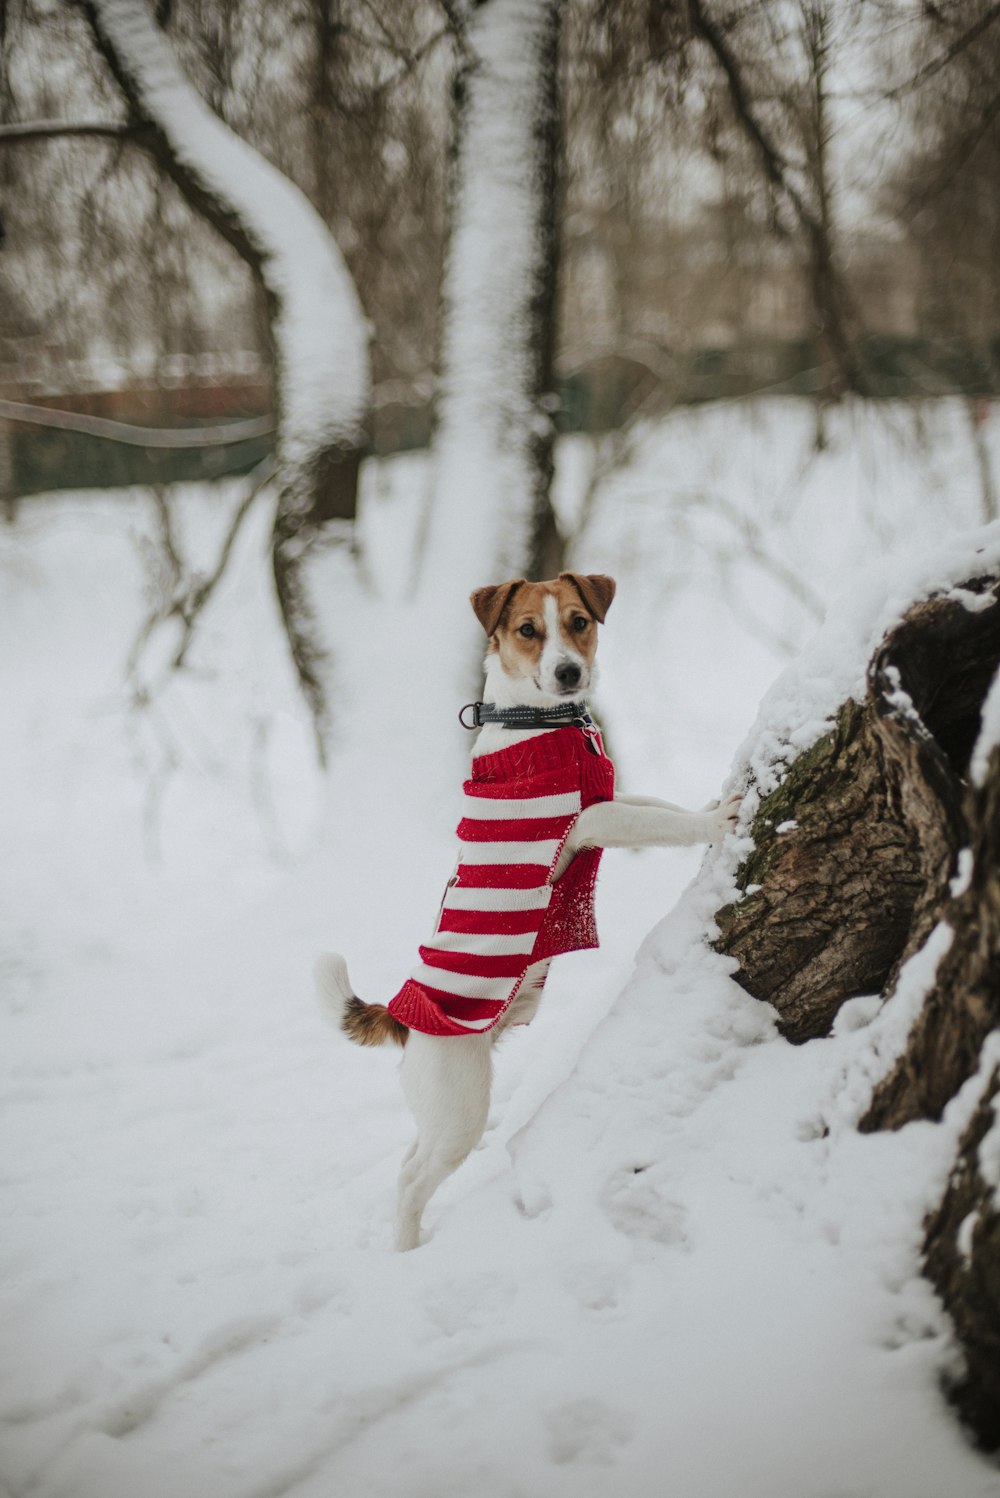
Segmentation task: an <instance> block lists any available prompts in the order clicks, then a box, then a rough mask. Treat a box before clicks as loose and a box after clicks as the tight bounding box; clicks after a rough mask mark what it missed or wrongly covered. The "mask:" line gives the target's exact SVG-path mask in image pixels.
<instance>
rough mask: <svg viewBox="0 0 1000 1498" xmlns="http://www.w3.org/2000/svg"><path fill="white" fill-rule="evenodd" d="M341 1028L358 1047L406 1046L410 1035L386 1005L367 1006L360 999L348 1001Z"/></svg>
mask: <svg viewBox="0 0 1000 1498" xmlns="http://www.w3.org/2000/svg"><path fill="white" fill-rule="evenodd" d="M340 1028H341V1029H342V1030H343V1031H344V1034H345V1035H347V1036H348V1037H349V1039H351V1040H353V1041H354V1043H355V1044H356V1045H385V1044H386V1042H387V1041H391V1042H392V1044H393V1045H405V1044H406V1037H407V1036H408V1035H409V1033H410V1032H409V1030H408V1029H407V1028H406V1026H405V1025H403V1024H401V1023H400V1022H399V1020H398V1019H394V1018H393V1016H392V1015H391V1014H390V1013H389V1011H388V1009H387V1008H386V1007H385V1005H384V1004H365V1003H362V1001H361V999H358V998H351V999H348V1001H347V1004H346V1006H345V1008H344V1018H343V1019H342V1020H341V1022H340Z"/></svg>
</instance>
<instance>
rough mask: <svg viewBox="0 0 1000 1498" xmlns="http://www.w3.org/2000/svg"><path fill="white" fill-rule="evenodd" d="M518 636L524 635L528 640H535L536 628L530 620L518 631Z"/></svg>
mask: <svg viewBox="0 0 1000 1498" xmlns="http://www.w3.org/2000/svg"><path fill="white" fill-rule="evenodd" d="M518 634H519V635H523V636H524V638H525V639H526V640H533V639H534V638H535V626H534V625H533V624H532V623H531V621H530V619H526V620H525V621H524V623H523V624H522V625H521V627H520V629H519V630H518Z"/></svg>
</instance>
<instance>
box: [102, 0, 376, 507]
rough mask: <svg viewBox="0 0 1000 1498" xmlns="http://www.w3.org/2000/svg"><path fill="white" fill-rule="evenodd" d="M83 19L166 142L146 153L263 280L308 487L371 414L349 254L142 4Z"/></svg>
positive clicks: (286, 450)
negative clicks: (220, 112)
mask: <svg viewBox="0 0 1000 1498" xmlns="http://www.w3.org/2000/svg"><path fill="white" fill-rule="evenodd" d="M84 10H85V11H86V13H87V15H88V17H89V19H90V22H91V26H92V28H93V30H94V33H95V35H96V36H97V38H98V40H99V43H100V46H101V50H102V53H103V55H104V56H105V58H106V59H107V61H108V63H109V65H110V66H111V68H112V70H113V72H114V74H115V77H116V79H117V81H118V82H119V84H120V85H121V87H122V90H123V92H124V93H125V95H126V97H127V98H128V99H129V100H130V101H131V102H132V104H133V105H134V106H135V107H136V109H137V111H138V112H139V113H140V114H141V116H142V118H143V119H145V120H148V121H149V122H150V124H151V125H152V126H153V127H154V130H155V132H156V136H158V137H159V139H158V140H157V139H156V136H154V138H153V143H152V145H151V147H150V149H152V150H153V152H154V154H155V155H156V156H157V158H158V159H159V160H160V161H161V164H162V165H163V166H164V168H165V169H167V170H168V171H170V173H171V175H173V176H174V177H175V179H176V180H179V181H180V185H181V187H182V190H183V191H184V193H185V196H188V197H189V198H190V197H191V196H192V193H193V194H194V195H195V196H196V197H197V199H198V200H199V204H200V207H201V209H202V211H203V212H204V213H205V216H206V217H208V218H210V220H211V221H212V222H213V223H214V224H215V226H216V227H217V228H218V229H219V230H220V232H222V233H224V234H225V236H226V237H227V238H228V239H229V240H230V242H231V243H233V244H234V245H235V247H236V248H237V250H238V251H239V253H240V254H241V255H242V256H243V257H244V258H245V259H249V260H250V261H251V262H252V263H254V265H255V268H256V269H257V270H258V271H259V274H260V276H261V279H262V281H263V283H264V286H265V288H266V290H267V292H268V295H269V297H270V298H271V300H272V306H273V312H274V319H273V329H272V330H273V338H274V345H275V347H274V353H275V359H276V364H277V369H276V376H277V386H278V394H279V403H280V418H281V420H280V432H279V458H280V460H281V462H282V464H283V466H284V467H285V468H286V469H287V470H289V471H291V472H294V473H295V474H296V475H302V476H303V481H305V478H306V476H308V473H309V469H310V466H311V465H312V464H313V463H314V462H317V461H320V459H321V455H322V454H323V453H324V452H325V451H327V450H328V449H330V448H332V447H336V446H338V445H343V446H347V447H350V446H354V445H355V444H356V442H357V439H358V435H359V432H360V428H361V423H362V420H363V418H364V415H365V412H366V409H367V402H368V382H369V373H368V325H367V322H366V319H365V316H364V313H363V312H362V309H361V304H360V302H359V300H358V295H357V291H356V290H355V286H354V282H353V280H352V278H351V275H350V273H349V271H348V269H347V266H346V264H345V262H344V259H343V256H342V255H341V253H340V251H339V249H338V248H337V245H336V243H335V242H334V240H333V237H332V235H331V234H330V231H329V230H328V229H327V227H326V225H325V224H324V222H323V220H322V219H321V218H320V216H319V214H318V213H317V212H316V210H315V208H314V207H313V206H312V204H311V203H310V202H309V200H308V198H307V197H306V196H305V195H304V193H302V192H300V191H299V189H298V188H297V187H296V186H295V184H294V183H293V182H291V181H289V179H288V178H287V177H285V176H284V175H283V174H282V173H281V172H279V171H278V170H277V168H276V167H274V166H272V165H271V163H270V162H268V161H266V160H265V159H264V157H263V156H261V155H260V154H259V153H258V152H257V151H255V150H254V149H253V147H252V146H250V145H248V143H247V142H246V141H245V140H242V139H241V138H240V137H239V136H237V135H236V134H234V132H233V131H232V130H230V129H229V127H228V126H227V125H225V124H224V123H223V122H222V120H220V119H219V118H218V116H217V115H216V114H214V113H213V112H212V110H211V109H210V108H209V107H208V105H207V104H206V103H205V102H204V100H203V99H202V98H201V95H200V94H199V93H198V91H197V89H195V88H194V86H193V85H192V84H191V82H190V81H189V79H188V78H187V77H186V75H185V73H184V71H183V69H182V68H181V66H180V64H179V62H178V60H177V57H176V55H175V53H174V50H173V47H172V46H171V44H170V41H169V40H168V38H167V37H166V36H165V35H164V34H163V32H162V31H161V30H160V29H159V27H158V26H157V25H156V22H155V21H154V19H153V16H152V14H151V12H150V9H149V7H148V5H147V4H146V3H145V0H85V4H84ZM181 179H183V180H181Z"/></svg>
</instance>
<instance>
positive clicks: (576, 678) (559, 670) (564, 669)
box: [556, 661, 580, 687]
mask: <svg viewBox="0 0 1000 1498" xmlns="http://www.w3.org/2000/svg"><path fill="white" fill-rule="evenodd" d="M556 681H557V682H558V683H559V685H560V686H561V687H576V686H579V684H580V667H579V666H574V665H573V663H572V661H563V663H562V665H560V666H557V667H556Z"/></svg>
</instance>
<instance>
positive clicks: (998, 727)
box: [969, 671, 1000, 785]
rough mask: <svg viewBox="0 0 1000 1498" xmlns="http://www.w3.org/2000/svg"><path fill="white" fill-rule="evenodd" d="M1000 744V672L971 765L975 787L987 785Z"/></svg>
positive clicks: (995, 678)
mask: <svg viewBox="0 0 1000 1498" xmlns="http://www.w3.org/2000/svg"><path fill="white" fill-rule="evenodd" d="M998 744H1000V671H998V672H997V674H996V676H995V677H994V678H993V684H992V686H991V687H990V690H989V692H988V693H987V694H986V701H985V702H984V703H983V720H982V727H981V728H980V731H979V737H978V739H977V740H976V747H975V749H974V750H973V751H972V759H971V761H970V763H969V778H970V779H971V781H972V783H973V785H983V784H984V783H985V781H986V776H987V774H988V772H989V767H990V759H991V758H992V756H993V751H994V749H995V748H996V746H997V745H998Z"/></svg>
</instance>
